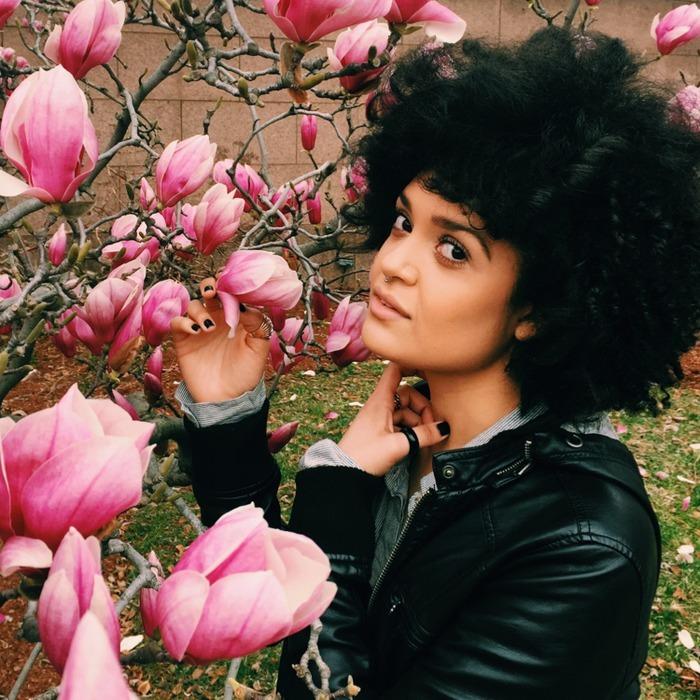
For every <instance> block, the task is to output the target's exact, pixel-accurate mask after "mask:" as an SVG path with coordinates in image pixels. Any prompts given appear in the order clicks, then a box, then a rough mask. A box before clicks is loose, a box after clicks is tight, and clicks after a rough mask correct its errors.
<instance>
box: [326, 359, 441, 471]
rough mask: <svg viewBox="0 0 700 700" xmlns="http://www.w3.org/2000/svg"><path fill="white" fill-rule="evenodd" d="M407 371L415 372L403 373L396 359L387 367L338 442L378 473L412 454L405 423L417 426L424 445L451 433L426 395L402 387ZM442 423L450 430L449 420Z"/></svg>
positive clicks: (420, 442) (346, 450)
mask: <svg viewBox="0 0 700 700" xmlns="http://www.w3.org/2000/svg"><path fill="white" fill-rule="evenodd" d="M403 374H413V372H403V373H402V370H401V367H400V366H399V365H398V364H397V363H395V362H390V363H389V364H388V365H387V366H386V369H385V370H384V373H383V374H382V376H381V378H380V379H379V382H378V383H377V386H376V388H375V390H374V391H373V392H372V395H371V396H370V397H369V398H368V399H367V402H366V403H365V405H364V406H363V407H362V408H361V409H360V412H359V413H358V414H357V416H356V417H355V420H354V421H353V422H352V423H351V424H350V426H349V427H348V429H347V431H346V433H345V435H344V436H343V438H342V439H341V441H340V442H339V443H338V447H340V449H341V450H343V452H345V454H346V455H348V457H351V458H352V459H353V460H354V461H355V462H356V463H357V464H358V465H359V466H361V467H362V468H363V469H364V470H365V471H366V472H369V473H370V474H374V475H375V476H384V474H386V473H387V472H388V471H389V470H390V469H391V467H393V466H394V464H396V463H397V462H398V461H400V460H401V459H403V458H404V457H405V456H406V455H407V454H408V452H409V443H408V438H407V437H406V436H405V435H404V434H403V433H401V432H399V430H400V427H401V426H409V427H411V428H413V430H414V431H415V433H416V436H417V437H418V443H419V445H420V446H421V447H428V446H430V445H436V444H438V443H439V442H442V441H443V440H444V439H445V438H446V437H447V435H448V434H449V432H446V433H445V434H444V435H443V434H441V432H440V430H439V429H438V425H439V423H437V422H435V419H434V417H433V412H432V409H431V407H430V401H429V400H428V399H427V398H426V397H425V396H423V395H422V394H421V393H420V392H419V391H417V390H416V389H413V388H412V387H408V386H402V387H400V386H399V384H400V382H401V377H402V376H403ZM395 392H396V393H398V394H399V397H400V398H401V409H399V410H398V411H397V410H395V408H394V393H395ZM441 425H442V428H443V431H445V429H447V431H449V426H447V423H446V422H445V421H442V422H441Z"/></svg>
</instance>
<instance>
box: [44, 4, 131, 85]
mask: <svg viewBox="0 0 700 700" xmlns="http://www.w3.org/2000/svg"><path fill="white" fill-rule="evenodd" d="M125 15H126V6H125V5H124V3H123V2H121V0H120V1H119V2H115V3H113V2H112V1H111V0H81V2H79V3H78V4H77V5H76V6H75V7H74V8H73V9H72V10H71V11H70V13H69V14H68V17H67V18H66V21H65V24H64V25H63V27H61V26H60V25H56V26H55V27H54V28H53V31H52V32H51V34H50V35H49V38H48V39H47V40H46V45H45V46H44V53H45V54H46V55H47V56H48V57H49V58H50V59H51V60H52V61H53V62H54V63H60V64H61V65H62V66H63V67H64V68H65V69H66V70H68V71H70V72H71V73H72V74H73V75H74V76H75V78H76V79H80V78H84V77H85V76H86V74H87V73H88V71H89V70H91V69H92V68H94V67H95V66H100V65H102V64H103V63H109V62H110V61H111V60H112V59H113V58H114V56H115V54H116V53H117V49H118V48H119V45H120V44H121V42H122V27H123V26H124V17H125Z"/></svg>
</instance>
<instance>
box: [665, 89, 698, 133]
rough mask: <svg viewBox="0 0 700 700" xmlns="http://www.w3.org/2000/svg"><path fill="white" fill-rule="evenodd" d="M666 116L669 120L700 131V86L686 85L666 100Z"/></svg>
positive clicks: (696, 131)
mask: <svg viewBox="0 0 700 700" xmlns="http://www.w3.org/2000/svg"><path fill="white" fill-rule="evenodd" d="M668 116H669V120H670V121H671V122H675V123H677V124H683V125H685V126H687V127H688V128H689V129H690V130H691V131H694V132H695V133H700V88H698V87H696V86H695V85H686V86H685V87H684V88H683V89H682V90H681V91H680V92H678V93H676V95H675V96H674V97H672V98H671V99H670V100H669V102H668Z"/></svg>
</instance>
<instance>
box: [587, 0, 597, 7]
mask: <svg viewBox="0 0 700 700" xmlns="http://www.w3.org/2000/svg"><path fill="white" fill-rule="evenodd" d="M586 5H588V6H589V7H595V6H596V5H600V0H586Z"/></svg>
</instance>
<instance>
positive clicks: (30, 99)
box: [0, 66, 98, 203]
mask: <svg viewBox="0 0 700 700" xmlns="http://www.w3.org/2000/svg"><path fill="white" fill-rule="evenodd" d="M0 146H2V149H3V151H5V155H6V156H7V157H8V159H9V160H10V161H11V162H12V163H13V164H14V166H15V167H16V168H17V169H18V170H19V171H20V173H21V174H22V177H24V179H25V180H26V182H22V180H20V179H18V178H16V177H14V176H12V175H10V174H9V173H5V172H2V171H0V195H3V196H6V197H12V196H16V195H20V194H25V195H29V196H32V197H37V198H38V199H40V200H41V201H42V202H47V203H50V202H67V201H69V200H70V199H71V198H72V197H73V195H74V194H75V192H76V190H77V189H78V187H79V186H80V184H81V183H82V182H83V181H84V180H85V179H86V178H87V177H88V175H89V174H90V173H91V172H92V170H93V168H94V167H95V163H96V161H97V155H98V153H97V137H96V135H95V128H94V127H93V125H92V122H91V121H90V118H89V116H88V109H87V101H86V99H85V95H84V94H83V91H82V90H81V89H80V88H79V87H78V84H77V83H76V82H75V78H74V77H73V76H72V75H71V74H70V73H69V72H68V71H67V70H66V69H65V68H63V66H56V67H55V68H52V69H51V70H38V71H36V72H35V73H32V74H31V75H30V76H29V77H28V78H26V79H25V80H23V81H22V83H21V84H20V85H19V87H18V88H17V89H16V90H15V91H14V92H13V93H12V95H11V96H10V98H9V99H8V100H7V104H6V105H5V111H4V113H3V116H2V123H1V124H0ZM27 183H28V184H27Z"/></svg>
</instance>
